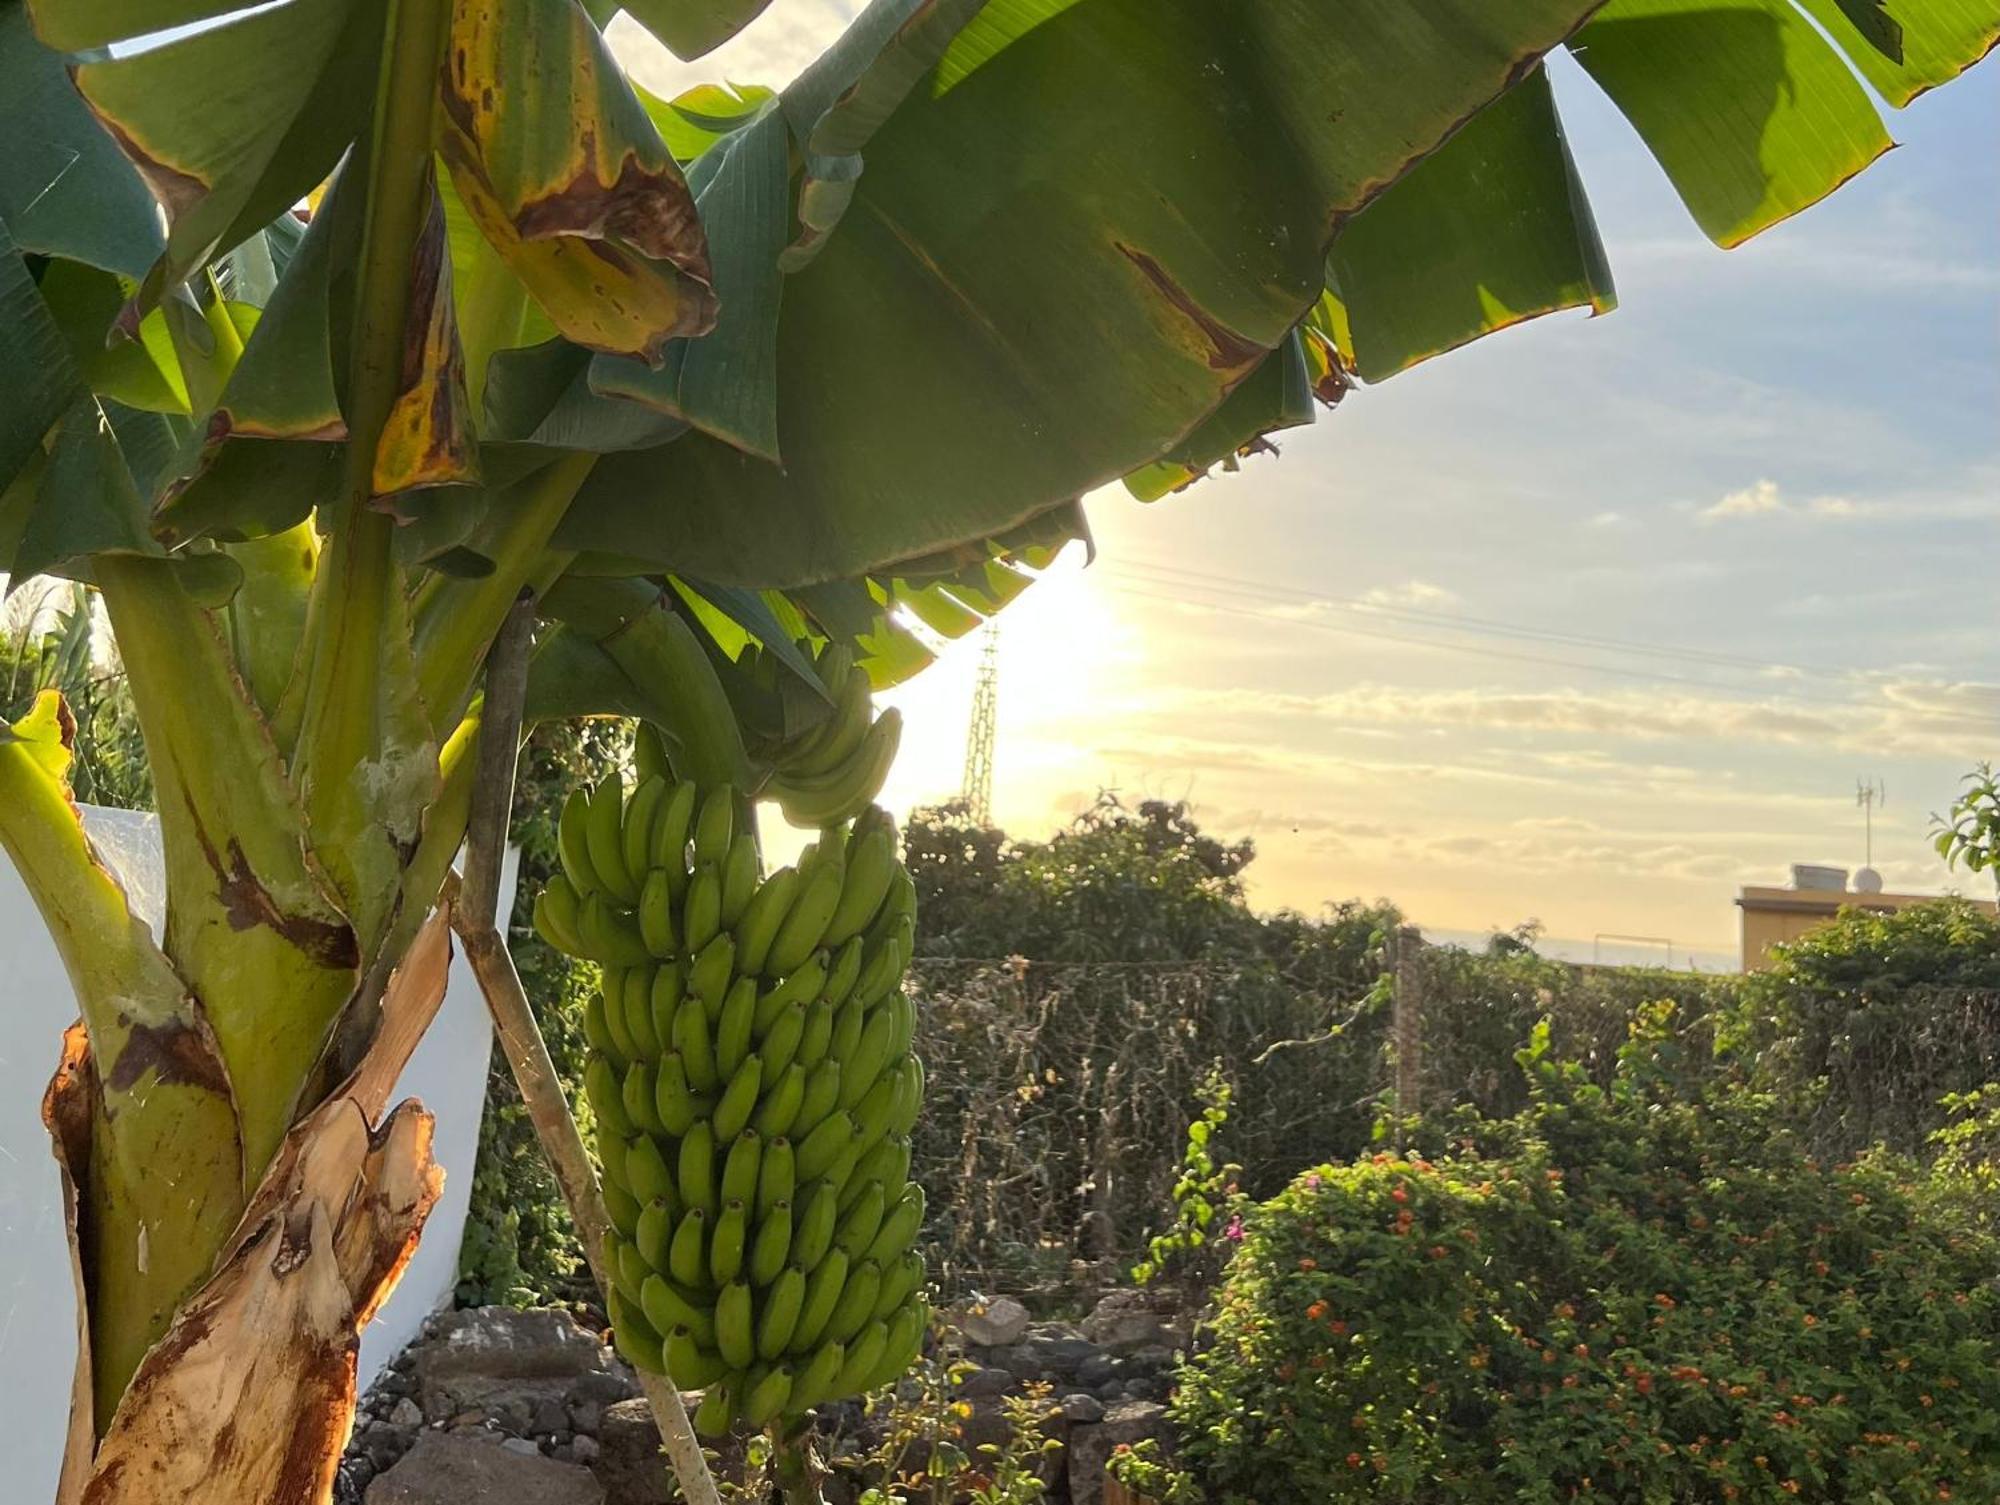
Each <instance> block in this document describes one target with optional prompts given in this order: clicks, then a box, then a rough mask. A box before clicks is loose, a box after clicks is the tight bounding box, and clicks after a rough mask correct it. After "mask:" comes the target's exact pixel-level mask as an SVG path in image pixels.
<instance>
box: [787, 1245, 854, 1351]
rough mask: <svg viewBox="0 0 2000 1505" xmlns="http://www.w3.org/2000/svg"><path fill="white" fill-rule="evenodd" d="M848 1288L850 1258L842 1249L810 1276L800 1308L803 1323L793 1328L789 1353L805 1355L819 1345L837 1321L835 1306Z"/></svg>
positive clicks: (823, 1261) (828, 1258)
mask: <svg viewBox="0 0 2000 1505" xmlns="http://www.w3.org/2000/svg"><path fill="white" fill-rule="evenodd" d="M846 1289H847V1256H846V1255H845V1254H842V1253H841V1252H840V1251H839V1250H838V1249H832V1250H829V1251H828V1252H827V1256H826V1258H825V1259H823V1260H821V1261H820V1262H819V1265H818V1267H817V1268H815V1269H814V1270H813V1272H812V1273H811V1274H810V1275H808V1276H807V1277H806V1300H805V1305H804V1306H803V1307H801V1308H800V1309H799V1324H798V1326H797V1327H795V1328H793V1329H792V1341H791V1342H790V1343H789V1344H787V1345H786V1347H787V1351H788V1352H791V1353H795V1354H799V1353H804V1352H806V1351H807V1350H808V1349H810V1348H811V1347H812V1346H813V1345H814V1344H815V1343H817V1342H819V1340H820V1338H821V1336H822V1335H823V1334H824V1333H825V1332H826V1325H827V1323H828V1322H830V1321H832V1319H833V1309H834V1307H836V1306H838V1305H839V1304H840V1293H841V1292H842V1291H844V1290H846Z"/></svg>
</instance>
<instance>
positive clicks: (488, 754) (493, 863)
mask: <svg viewBox="0 0 2000 1505" xmlns="http://www.w3.org/2000/svg"><path fill="white" fill-rule="evenodd" d="M531 620H532V618H531V614H530V612H529V609H528V605H527V603H526V602H522V603H520V604H517V605H516V606H515V607H514V609H513V610H512V611H511V612H509V613H508V615H507V620H506V621H505V623H504V624H502V626H501V628H500V631H499V634H498V635H497V636H496V637H495V638H494V640H493V647H492V649H491V650H490V652H489V653H488V655H487V660H486V706H485V712H484V718H483V720H482V722H481V725H480V731H479V776H478V783H477V785H476V786H475V787H474V790H473V794H472V814H471V819H470V824H469V825H468V827H467V832H466V846H465V878H464V881H463V883H462V884H461V885H460V888H459V898H458V901H457V902H456V903H455V904H454V905H453V906H452V926H453V928H454V929H455V930H457V932H458V936H459V939H460V940H461V941H462V942H463V943H464V945H465V954H466V959H467V960H469V961H470V962H471V963H472V970H473V973H474V975H475V976H476V977H478V979H479V986H480V989H481V991H482V992H484V993H485V995H486V1006H487V1008H488V1009H489V1010H490V1011H491V1012H492V1015H493V1028H494V1032H495V1033H496V1034H497V1035H499V1037H500V1048H501V1050H502V1051H504V1052H505V1053H506V1056H507V1065H508V1067H509V1069H510V1070H512V1072H513V1074H514V1085H515V1086H516V1087H518V1088H519V1089H520V1091H521V1101H522V1102H523V1103H525V1104H526V1105H527V1108H528V1118H529V1121H530V1122H531V1123H533V1124H534V1126H535V1136H536V1137H537V1138H538V1139H539V1140H540V1141H541V1144H542V1153H543V1154H544V1155H546V1156H548V1158H549V1168H550V1169H551V1170H553V1171H554V1172H555V1178H556V1182H557V1184H558V1185H559V1186H561V1188H562V1194H563V1200H564V1201H566V1202H568V1203H569V1215H570V1218H571V1220H572V1221H573V1222H574V1223H575V1224H576V1233H577V1237H578V1238H579V1239H581V1240H582V1242H583V1251H584V1256H585V1257H586V1258H587V1259H588V1260H589V1261H590V1271H591V1274H592V1275H594V1276H595V1277H596V1279H597V1287H598V1289H599V1291H601V1292H603V1293H604V1294H605V1296H606V1298H607V1299H608V1298H609V1295H610V1291H611V1272H610V1271H609V1270H608V1269H606V1268H605V1265H604V1235H605V1233H606V1231H607V1230H608V1229H609V1228H610V1226H611V1218H610V1216H609V1214H607V1213H606V1212H605V1210H604V1197H603V1194H602V1193H601V1192H600V1191H599V1190H598V1187H597V1175H596V1172H595V1171H593V1170H592V1169H591V1164H590V1155H589V1152H588V1151H586V1150H585V1149H584V1146H583V1136H582V1135H581V1134H579V1133H578V1132H577V1127H576V1120H575V1118H573V1117H572V1116H571V1114H570V1111H569V1100H568V1099H567V1098H566V1097H565V1096H564V1095H563V1087H562V1079H561V1078H560V1077H559V1076H557V1075H556V1068H555V1062H554V1061H552V1060H551V1059H550V1058H549V1048H548V1045H547V1043H546V1042H544V1041H543V1039H542V1032H541V1029H540V1027H539V1026H538V1025H537V1024H536V1023H535V1015H534V1011H533V1010H532V1009H531V1008H530V1007H529V1006H528V995H527V993H526V992H525V991H524V990H523V989H522V987H521V975H520V973H518V972H516V971H515V970H514V958H513V957H512V955H511V954H509V952H508V950H507V939H506V936H505V935H504V934H503V933H502V931H501V930H500V928H499V926H498V925H497V924H496V923H495V916H494V911H495V909H496V908H497V907H498V899H499V890H500V863H501V857H502V854H503V853H504V852H505V850H506V845H507V824H508V817H509V814H510V812H511V809H512V806H513V803H514V765H515V761H516V759H517V758H518V757H519V756H520V742H521V700H522V696H523V693H524V691H525V689H526V686H527V682H528V630H529V626H530V623H531ZM638 1374H639V1383H640V1384H641V1385H642V1386H644V1387H645V1391H646V1399H647V1401H648V1403H649V1404H650V1405H651V1406H652V1408H653V1417H654V1419H655V1420H656V1421H657V1422H658V1423H659V1427H660V1440H661V1442H662V1443H663V1444H664V1445H665V1447H666V1452H667V1461H668V1462H669V1463H670V1464H671V1465H672V1467H673V1471H674V1478H675V1480H676V1481H677V1482H678V1483H679V1485H680V1490H681V1498H682V1499H683V1500H685V1501H686V1502H687V1505H722V1497H721V1495H720V1494H718V1493H717V1492H716V1488H715V1480H714V1478H713V1477H712V1476H711V1475H710V1473H709V1471H708V1460H707V1458H706V1457H704V1456H703V1454H702V1451H701V1442H700V1440H699V1439H698V1438H697V1437H696V1436H695V1432H694V1425H693V1423H692V1422H690V1421H689V1420H688V1414H687V1407H686V1406H684V1405H682V1404H681V1397H680V1392H679V1391H678V1390H676V1389H675V1388H674V1386H673V1384H672V1382H671V1381H669V1380H668V1379H667V1378H666V1377H665V1376H663V1375H657V1374H648V1373H647V1372H646V1371H645V1370H643V1369H642V1370H639V1371H638Z"/></svg>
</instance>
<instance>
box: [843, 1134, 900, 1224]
mask: <svg viewBox="0 0 2000 1505" xmlns="http://www.w3.org/2000/svg"><path fill="white" fill-rule="evenodd" d="M909 1179H910V1142H909V1140H907V1139H903V1138H899V1137H898V1136H896V1135H893V1134H891V1135H885V1136H884V1137H883V1138H881V1139H879V1140H877V1141H876V1142H875V1143H874V1144H873V1145H871V1146H870V1147H869V1148H868V1149H866V1150H864V1151H862V1153H861V1159H860V1160H859V1161H857V1162H856V1163H855V1166H854V1175H853V1177H852V1178H851V1179H850V1180H849V1181H848V1183H847V1185H846V1186H844V1187H842V1188H841V1192H840V1210H841V1211H842V1212H845V1211H847V1209H848V1208H850V1207H852V1206H853V1205H854V1203H855V1202H856V1201H857V1200H858V1199H859V1198H860V1196H861V1194H862V1193H863V1192H864V1191H866V1190H867V1189H868V1183H869V1182H871V1181H880V1182H881V1183H882V1184H883V1185H884V1186H885V1187H888V1186H901V1185H902V1184H903V1183H904V1182H905V1181H907V1180H909Z"/></svg>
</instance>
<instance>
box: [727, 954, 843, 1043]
mask: <svg viewBox="0 0 2000 1505" xmlns="http://www.w3.org/2000/svg"><path fill="white" fill-rule="evenodd" d="M738 959H739V960H740V959H741V953H740V952H739V953H738ZM743 971H744V974H745V975H746V976H747V975H748V969H747V968H745V969H743ZM825 982H826V953H825V952H823V951H815V952H814V953H813V954H812V956H811V957H810V958H809V959H808V960H807V961H806V963H805V964H804V965H803V966H800V967H798V968H796V969H794V970H793V971H792V972H791V974H790V975H789V976H787V977H786V978H785V979H784V981H782V982H780V983H777V984H775V985H774V986H772V987H771V988H769V989H768V990H766V991H765V992H764V993H763V994H761V995H760V996H759V997H758V999H757V1013H756V1019H755V1025H756V1031H757V1037H758V1038H759V1039H762V1038H763V1037H764V1035H765V1034H766V1032H768V1031H769V1030H770V1028H771V1026H772V1024H773V1023H774V1022H775V1021H776V1020H777V1017H778V1015H780V1014H781V1013H783V1012H784V1010H785V1005H786V1004H788V1003H803V1004H807V1005H811V1004H812V1002H813V1001H814V1000H815V999H816V998H818V997H819V994H820V989H821V988H822V987H823V986H824V984H825Z"/></svg>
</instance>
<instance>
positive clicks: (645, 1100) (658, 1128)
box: [619, 1061, 667, 1134]
mask: <svg viewBox="0 0 2000 1505" xmlns="http://www.w3.org/2000/svg"><path fill="white" fill-rule="evenodd" d="M657 1085H658V1083H657V1080H656V1078H655V1075H654V1072H653V1068H652V1067H650V1066H648V1065H647V1064H646V1063H645V1062H644V1061H634V1062H633V1063H632V1064H631V1065H630V1066H627V1067H626V1068H625V1080H624V1081H623V1082H622V1083H620V1085H619V1094H620V1100H621V1101H622V1102H623V1103H624V1104H625V1116H626V1117H627V1118H629V1119H631V1120H632V1122H633V1123H634V1124H635V1125H637V1126H638V1127H639V1128H641V1129H644V1130H645V1131H646V1132H647V1133H648V1134H664V1133H666V1132H667V1126H666V1125H665V1124H663V1123H661V1122H660V1109H659V1103H658V1099H657V1095H656V1090H655V1089H656V1087H657Z"/></svg>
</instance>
